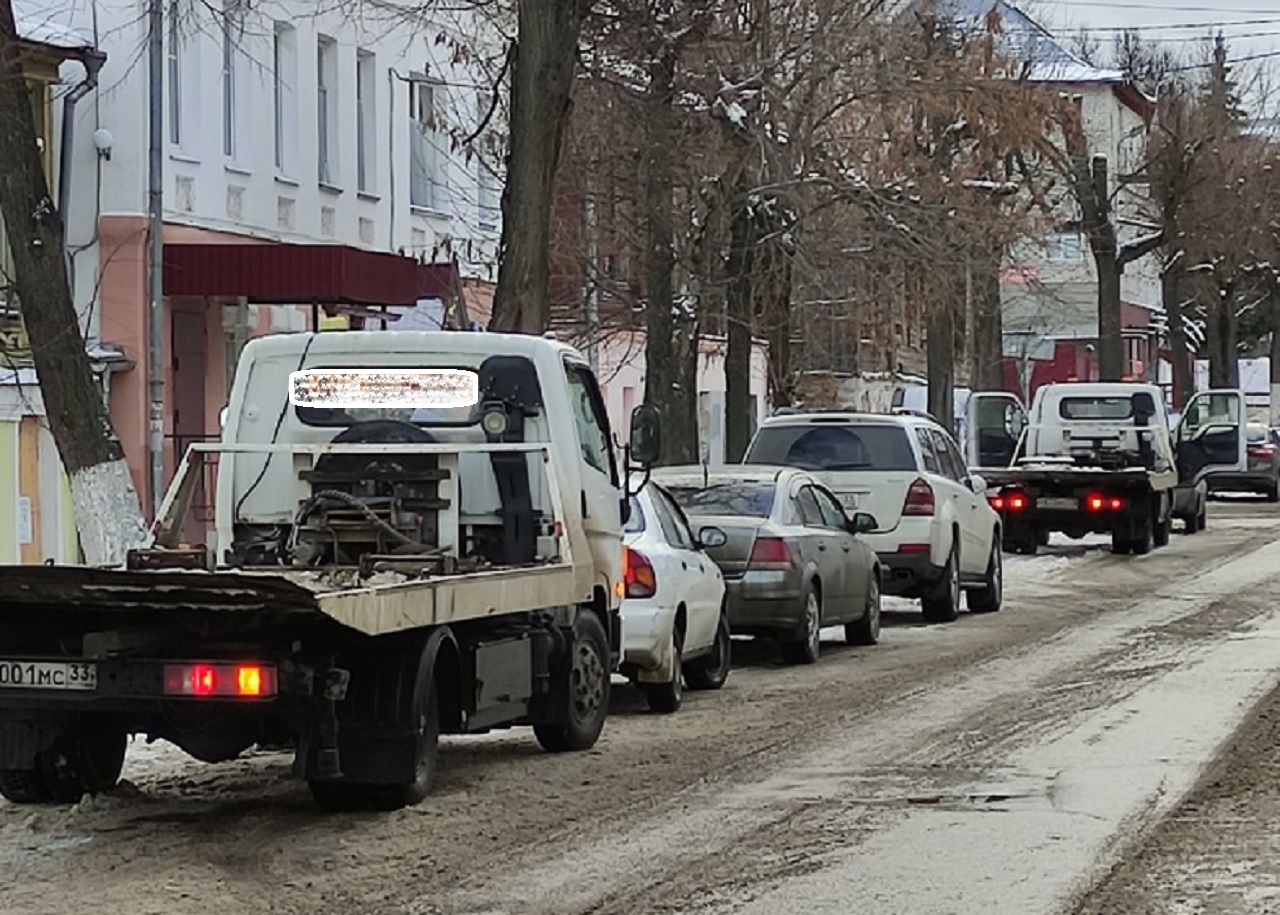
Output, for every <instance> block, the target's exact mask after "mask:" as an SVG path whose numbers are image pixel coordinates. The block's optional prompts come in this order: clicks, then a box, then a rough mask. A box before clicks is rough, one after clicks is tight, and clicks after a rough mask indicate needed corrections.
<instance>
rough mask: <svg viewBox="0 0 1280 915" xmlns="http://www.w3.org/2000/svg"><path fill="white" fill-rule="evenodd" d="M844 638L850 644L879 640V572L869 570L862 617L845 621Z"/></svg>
mask: <svg viewBox="0 0 1280 915" xmlns="http://www.w3.org/2000/svg"><path fill="white" fill-rule="evenodd" d="M844 640H845V641H846V642H848V643H849V644H850V645H874V644H875V643H876V642H878V641H880V572H879V570H877V569H872V570H871V582H870V584H868V585H867V608H866V611H865V612H864V613H863V615H862V619H860V620H858V621H857V622H856V623H846V624H845V627H844Z"/></svg>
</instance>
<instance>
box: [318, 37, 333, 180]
mask: <svg viewBox="0 0 1280 915" xmlns="http://www.w3.org/2000/svg"><path fill="white" fill-rule="evenodd" d="M337 129H338V45H337V43H336V42H334V40H333V39H332V38H320V39H319V40H318V42H317V44H316V153H317V167H318V173H319V178H320V183H321V184H330V185H332V184H336V183H337V177H338V141H337Z"/></svg>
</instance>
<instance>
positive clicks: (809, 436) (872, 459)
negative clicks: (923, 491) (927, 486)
mask: <svg viewBox="0 0 1280 915" xmlns="http://www.w3.org/2000/svg"><path fill="white" fill-rule="evenodd" d="M743 463H744V464H773V465H781V466H784V467H799V468H802V469H804V470H915V469H916V458H915V454H913V453H912V451H911V442H910V440H909V439H908V438H907V431H906V429H904V428H903V427H902V426H894V425H888V424H884V425H875V424H867V425H852V424H842V425H838V426H835V425H833V426H819V425H816V424H815V425H794V426H792V425H787V426H765V427H764V428H762V429H761V430H760V431H759V433H757V435H756V438H755V441H753V442H752V443H751V448H750V450H749V451H748V452H747V456H746V457H745V458H744V459H743Z"/></svg>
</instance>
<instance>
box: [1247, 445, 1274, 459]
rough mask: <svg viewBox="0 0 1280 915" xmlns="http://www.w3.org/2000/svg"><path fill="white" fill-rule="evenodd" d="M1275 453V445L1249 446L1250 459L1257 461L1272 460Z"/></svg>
mask: <svg viewBox="0 0 1280 915" xmlns="http://www.w3.org/2000/svg"><path fill="white" fill-rule="evenodd" d="M1275 453H1276V446H1275V445H1268V444H1265V443H1264V444H1261V445H1250V446H1249V457H1251V458H1254V459H1256V460H1264V461H1266V460H1270V459H1271V457H1272V456H1273V455H1274V454H1275Z"/></svg>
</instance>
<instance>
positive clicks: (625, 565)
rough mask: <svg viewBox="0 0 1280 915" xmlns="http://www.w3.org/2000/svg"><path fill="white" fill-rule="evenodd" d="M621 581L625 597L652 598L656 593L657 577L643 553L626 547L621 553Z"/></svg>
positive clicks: (651, 564)
mask: <svg viewBox="0 0 1280 915" xmlns="http://www.w3.org/2000/svg"><path fill="white" fill-rule="evenodd" d="M622 580H623V582H625V583H626V589H627V590H626V596H627V597H653V595H655V594H657V593H658V575H657V573H656V572H654V570H653V563H651V562H650V561H649V558H648V557H647V556H645V555H644V553H641V552H639V551H638V550H633V549H631V547H627V548H626V549H625V550H623V553H622Z"/></svg>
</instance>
